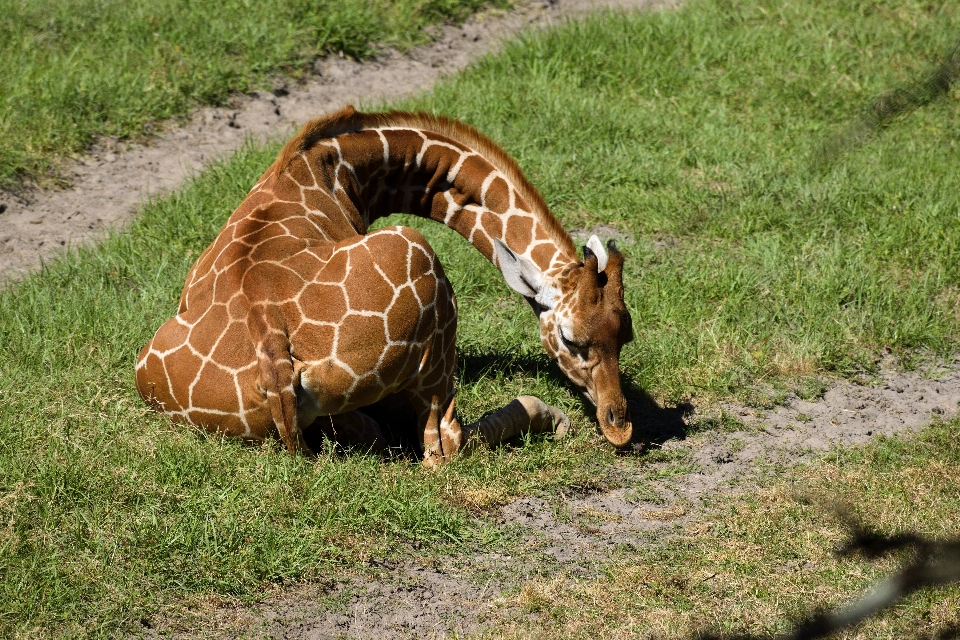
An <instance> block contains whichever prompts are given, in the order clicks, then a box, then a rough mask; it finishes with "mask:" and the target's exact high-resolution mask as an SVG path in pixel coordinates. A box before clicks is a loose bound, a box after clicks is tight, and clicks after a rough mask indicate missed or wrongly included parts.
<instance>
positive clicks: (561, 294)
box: [494, 236, 633, 447]
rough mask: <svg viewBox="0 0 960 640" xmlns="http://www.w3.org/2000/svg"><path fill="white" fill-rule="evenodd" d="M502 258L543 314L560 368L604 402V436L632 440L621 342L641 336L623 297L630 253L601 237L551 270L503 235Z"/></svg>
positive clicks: (543, 334) (506, 271)
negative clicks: (625, 254) (518, 250)
mask: <svg viewBox="0 0 960 640" xmlns="http://www.w3.org/2000/svg"><path fill="white" fill-rule="evenodd" d="M494 244H495V252H496V254H497V263H498V265H499V266H500V269H501V271H502V272H503V275H504V278H505V279H506V281H507V284H508V285H510V287H511V288H512V289H514V290H515V291H517V292H518V293H520V294H521V295H523V296H524V297H525V298H526V299H527V301H529V302H530V305H531V306H532V307H533V310H534V312H535V313H536V314H537V315H538V316H539V318H540V341H541V342H542V343H543V346H544V348H545V349H546V350H547V353H548V354H550V357H551V358H553V359H554V360H556V362H557V364H558V365H559V366H560V369H561V370H562V371H563V372H564V374H566V376H567V378H569V379H570V381H571V382H573V384H574V385H576V386H577V388H578V389H580V390H581V391H582V392H583V393H584V394H585V395H586V396H587V398H588V399H589V400H590V402H592V403H593V404H594V406H596V408H597V421H598V422H599V423H600V429H601V431H602V432H603V435H604V437H605V438H606V439H607V440H608V441H609V442H610V443H611V444H612V445H614V446H615V447H625V446H627V445H628V444H629V443H630V438H631V437H632V435H633V425H632V423H631V422H630V412H629V410H628V408H627V401H626V399H625V398H624V396H623V390H622V389H621V387H620V349H621V348H623V345H625V344H626V343H628V342H630V341H631V340H633V323H632V321H631V319H630V312H629V311H627V307H626V305H625V304H624V301H623V254H622V253H620V251H618V250H617V246H616V244H614V242H613V241H612V240H611V241H610V242H608V243H607V248H606V249H605V248H604V247H603V245H602V244H601V243H600V240H599V239H598V238H597V236H591V238H590V240H589V241H588V242H587V245H586V246H585V247H584V248H583V262H580V263H574V264H570V265H567V266H565V267H564V268H562V269H561V270H560V271H559V272H558V273H557V274H556V275H550V274H547V273H544V272H543V271H541V270H540V268H539V267H537V266H536V265H535V264H534V263H533V262H532V261H531V260H529V259H528V258H526V257H524V256H521V255H519V254H517V253H515V252H513V251H512V250H511V249H510V248H508V247H507V246H506V245H505V244H503V243H502V242H500V241H499V240H498V241H496V242H495V243H494Z"/></svg>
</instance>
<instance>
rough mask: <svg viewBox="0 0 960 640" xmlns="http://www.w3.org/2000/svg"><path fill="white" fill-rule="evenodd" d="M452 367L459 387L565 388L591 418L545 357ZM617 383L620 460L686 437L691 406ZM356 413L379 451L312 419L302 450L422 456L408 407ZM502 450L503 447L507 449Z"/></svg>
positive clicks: (480, 360)
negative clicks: (496, 383) (528, 381)
mask: <svg viewBox="0 0 960 640" xmlns="http://www.w3.org/2000/svg"><path fill="white" fill-rule="evenodd" d="M458 365H459V370H460V383H461V384H464V385H467V384H475V383H477V382H479V381H481V380H483V379H484V378H488V377H491V376H494V377H495V376H501V375H502V376H514V375H523V376H528V377H533V378H540V377H546V378H547V379H548V380H549V381H550V382H551V383H553V384H556V385H560V386H566V387H567V388H568V389H570V390H571V391H573V392H574V395H575V396H576V397H577V398H578V400H579V402H580V409H581V411H583V413H584V414H585V415H588V416H593V415H594V414H595V413H596V409H595V408H594V406H593V405H592V404H591V403H590V402H589V401H588V400H587V399H586V397H585V396H584V395H583V394H582V393H579V392H578V391H577V390H576V389H575V387H574V386H573V384H572V383H571V382H570V381H569V380H568V379H567V377H566V376H565V375H563V372H561V371H560V368H559V367H557V365H556V364H555V363H554V362H553V361H552V360H550V359H549V358H548V357H546V356H545V355H542V356H530V355H521V354H517V353H515V352H512V351H508V352H499V353H498V352H488V353H482V354H461V355H460V357H459V358H458ZM621 383H622V385H623V392H624V396H625V397H626V399H627V404H628V406H629V408H630V416H631V418H632V420H633V439H632V441H631V443H630V445H629V446H628V447H626V448H624V449H623V450H621V451H620V452H619V453H620V454H622V455H631V454H642V453H644V452H646V451H647V450H648V449H649V448H650V447H651V446H661V445H663V443H665V442H666V441H668V440H683V439H685V438H686V437H687V435H688V433H689V430H688V425H687V422H686V417H687V416H688V415H689V414H690V413H691V412H692V411H693V405H691V404H689V403H681V404H679V405H676V406H674V407H661V406H660V405H659V404H658V403H657V401H656V400H654V399H653V397H652V396H651V395H650V394H649V393H647V392H646V391H645V390H644V389H642V388H641V387H640V386H639V385H637V384H636V383H634V382H633V381H632V380H629V379H622V381H621ZM497 408H499V407H497ZM361 411H362V412H363V413H364V414H366V415H367V416H369V417H371V418H373V419H374V420H375V421H376V422H377V424H378V425H379V426H380V429H381V432H382V434H383V436H384V439H385V441H386V442H385V443H381V446H380V447H375V446H373V445H372V444H371V443H369V442H366V443H365V442H352V441H350V440H349V439H343V438H338V437H337V433H336V431H335V430H332V429H331V428H330V427H328V426H327V424H326V423H325V422H324V421H325V418H318V419H317V421H316V422H315V423H314V424H313V425H311V426H310V427H308V428H307V429H305V430H304V438H305V440H306V442H307V445H308V446H309V447H310V448H311V449H312V450H314V451H321V450H324V449H327V448H329V447H333V448H334V450H335V451H336V452H337V453H341V454H348V453H350V452H357V451H360V450H364V451H368V450H369V451H371V452H372V453H374V454H375V455H379V456H380V457H382V458H383V459H384V460H410V461H412V462H413V461H419V460H420V458H421V457H422V452H421V451H420V438H419V435H418V433H417V415H416V411H414V409H413V407H412V406H411V405H410V403H409V402H407V401H405V400H402V399H399V398H398V397H389V398H385V399H384V400H381V401H380V402H377V403H376V404H373V405H370V406H368V407H364V408H362V409H361ZM331 426H332V423H331ZM504 444H505V445H507V446H509V443H504ZM383 445H385V446H383Z"/></svg>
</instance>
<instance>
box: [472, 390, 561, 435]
mask: <svg viewBox="0 0 960 640" xmlns="http://www.w3.org/2000/svg"><path fill="white" fill-rule="evenodd" d="M463 431H464V436H465V437H466V439H467V442H468V445H467V446H468V447H473V446H476V443H478V442H483V443H485V444H486V445H487V446H496V445H498V444H500V443H501V442H505V441H506V440H509V439H511V438H515V437H517V436H519V435H522V434H524V433H549V432H550V431H553V432H554V436H555V437H557V438H562V437H564V436H565V435H566V434H567V433H568V432H569V431H570V418H568V417H567V415H566V414H565V413H563V412H562V411H560V409H557V408H556V407H554V406H552V405H549V404H547V403H546V402H544V401H543V400H541V399H540V398H537V397H535V396H520V397H518V398H516V399H515V400H513V401H512V402H510V404H508V405H507V406H505V407H503V408H502V409H498V410H497V411H494V412H493V413H491V414H490V415H488V416H484V417H483V418H480V419H479V420H477V421H476V422H474V423H473V424H470V425H468V426H467V427H465V428H464V429H463Z"/></svg>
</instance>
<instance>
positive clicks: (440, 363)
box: [136, 107, 633, 466]
mask: <svg viewBox="0 0 960 640" xmlns="http://www.w3.org/2000/svg"><path fill="white" fill-rule="evenodd" d="M391 213H412V214H415V215H419V216H422V217H427V218H431V219H433V220H436V221H438V222H441V223H443V224H446V225H447V226H449V227H451V228H453V229H454V230H456V231H457V232H459V233H460V234H461V235H462V236H463V237H464V238H466V239H467V240H468V241H469V242H470V243H471V244H472V245H473V246H474V247H475V248H476V249H477V250H479V251H480V252H481V253H482V254H483V255H484V256H485V257H486V258H487V259H488V260H489V261H491V262H492V263H493V264H494V265H495V266H496V267H497V268H499V269H500V270H501V273H502V274H503V277H504V279H505V280H506V282H507V284H508V285H509V286H510V287H511V288H513V289H514V290H516V291H517V292H518V293H520V294H521V295H522V296H524V297H525V298H526V299H527V301H528V302H529V303H530V305H531V307H532V308H533V310H534V312H535V313H536V315H537V317H538V319H539V323H540V339H541V343H542V344H543V346H544V348H545V349H546V350H547V352H548V354H549V355H550V356H551V357H552V358H553V359H554V360H555V361H556V362H557V363H558V365H559V366H560V368H561V370H562V371H563V372H564V374H565V375H566V376H567V377H568V378H569V379H570V380H571V381H572V382H573V383H574V385H576V386H577V388H578V389H580V390H581V391H583V393H584V394H585V395H586V396H587V397H588V398H589V399H590V400H591V402H593V403H594V405H596V408H597V420H598V422H599V425H600V428H601V430H602V432H603V434H604V436H605V437H606V438H607V440H609V441H610V442H611V443H612V444H614V445H615V446H618V447H622V446H626V445H627V444H628V443H629V441H630V438H631V434H632V425H631V422H630V416H629V411H628V408H627V403H626V400H625V399H624V396H623V393H622V390H621V385H620V372H619V355H620V349H621V348H622V347H623V345H624V344H625V343H627V342H629V341H630V340H631V339H632V337H633V333H632V327H631V320H630V314H629V312H628V311H627V308H626V306H625V304H624V298H623V278H622V267H623V255H622V254H621V253H620V252H619V251H618V250H617V248H616V245H614V244H613V242H612V241H611V242H609V243H608V244H607V246H606V248H605V247H604V246H603V245H602V244H601V243H600V241H599V239H598V238H597V237H596V236H593V237H591V238H590V240H589V241H588V242H587V246H586V247H584V251H583V259H582V260H581V259H579V258H578V256H577V252H576V249H575V248H574V245H573V241H572V240H571V238H570V236H569V235H568V234H567V233H566V232H565V231H564V230H563V228H562V227H561V225H560V224H559V222H558V221H557V220H556V218H554V217H553V215H552V214H551V213H550V211H549V209H548V207H547V205H546V203H545V202H544V200H543V198H542V197H541V196H540V194H539V193H538V192H537V190H536V189H535V188H534V187H533V186H532V185H531V184H530V183H529V182H528V181H527V180H526V178H525V177H524V175H523V173H522V172H521V170H520V168H519V166H518V165H517V164H516V162H515V161H514V160H513V159H512V158H511V157H510V156H509V155H507V154H506V152H504V151H503V150H502V149H501V148H500V147H499V146H498V145H496V143H494V142H493V141H492V140H490V139H489V138H487V137H486V136H484V135H483V134H482V133H480V132H479V131H477V130H476V129H473V128H472V127H469V126H467V125H465V124H463V123H460V122H458V121H456V120H452V119H449V118H444V117H435V116H432V115H428V114H424V113H418V114H412V113H406V112H397V111H394V112H388V113H370V114H365V113H360V112H357V111H355V110H354V109H353V107H346V108H344V109H342V110H340V111H338V112H335V113H332V114H330V115H327V116H323V117H320V118H316V119H314V120H311V121H310V122H308V123H307V124H306V125H305V126H304V127H303V128H302V129H301V131H300V132H299V133H298V134H297V135H296V136H295V137H294V138H293V139H292V140H291V141H290V142H288V143H287V144H286V145H285V146H284V148H283V150H282V151H281V152H280V155H279V156H278V158H277V159H276V161H275V162H274V163H273V164H272V165H271V166H270V168H268V169H267V171H266V172H265V173H264V174H263V176H262V177H261V178H260V180H259V181H258V182H257V183H256V184H255V185H254V186H253V188H252V189H251V191H250V192H249V193H248V195H247V196H246V198H245V199H244V201H243V202H242V203H241V204H240V206H239V207H238V208H237V209H236V210H235V211H234V212H233V214H232V215H231V216H230V217H229V219H228V220H227V222H226V224H225V225H224V227H223V229H222V230H221V231H220V233H219V235H218V236H217V237H216V239H214V241H213V242H212V243H211V244H210V246H209V247H207V249H206V250H205V251H204V252H203V253H202V254H201V256H200V257H199V258H198V259H197V261H196V263H195V264H194V265H193V267H192V268H191V269H190V272H189V273H188V275H187V279H186V283H185V285H184V288H183V292H182V294H181V297H180V305H179V308H178V311H177V314H176V315H175V316H174V317H173V318H171V319H170V320H168V321H167V322H165V323H164V324H163V325H162V326H161V327H160V328H159V329H158V330H157V333H156V334H155V335H154V337H153V338H152V339H151V340H150V342H148V343H147V345H146V346H145V347H144V348H143V349H142V350H141V352H140V355H139V357H138V359H137V367H136V383H137V389H138V390H139V392H140V394H141V395H142V396H143V397H144V398H145V399H146V400H147V401H148V402H149V403H150V404H151V405H152V406H153V407H154V408H156V409H158V410H160V411H163V412H165V413H167V414H168V415H170V416H171V417H172V418H174V419H175V420H179V421H181V422H186V423H189V424H193V425H197V426H200V427H204V428H207V429H210V430H214V431H217V432H220V433H223V434H226V435H231V436H237V437H241V438H245V439H248V440H260V439H263V438H267V437H270V436H272V435H279V437H280V438H281V439H282V440H283V442H284V443H285V444H286V446H287V448H288V449H289V450H290V451H291V452H296V451H309V446H308V444H307V440H308V438H306V437H305V434H307V435H311V434H312V433H315V432H316V430H322V431H323V432H324V433H328V431H327V430H329V432H331V433H333V432H335V433H336V437H337V438H338V439H342V440H344V441H346V442H349V443H352V444H357V445H361V446H366V447H371V448H374V449H378V448H382V447H383V446H385V442H384V437H383V433H382V430H381V426H382V425H381V424H380V422H378V418H377V417H376V416H380V415H395V414H402V413H403V412H404V411H406V412H407V413H409V415H410V416H411V419H412V420H414V421H415V422H416V429H417V434H418V439H419V443H420V446H421V448H422V452H423V462H424V464H426V465H428V466H433V465H436V464H439V463H443V462H446V461H449V460H450V459H451V458H452V457H454V456H455V455H457V453H458V452H460V451H462V450H464V449H465V448H469V447H471V446H473V445H474V444H475V443H476V442H478V441H481V440H482V441H485V442H487V443H489V444H496V443H498V442H500V441H502V440H505V439H508V438H511V437H514V436H516V435H518V434H520V433H522V432H524V431H535V432H544V431H550V430H556V433H557V435H562V434H563V433H565V432H566V431H567V430H568V428H569V426H570V422H569V419H568V418H567V416H565V415H564V414H563V413H562V412H561V411H559V410H558V409H556V408H555V407H552V406H550V405H547V404H545V403H543V402H542V401H540V400H539V399H537V398H535V397H532V396H520V397H519V398H517V399H516V400H514V401H512V402H510V403H509V404H508V405H507V406H505V407H503V408H501V409H499V410H498V411H496V412H494V413H493V414H491V415H489V416H487V417H485V418H483V419H481V420H479V421H478V422H476V423H473V424H470V425H462V424H461V423H460V421H459V418H458V417H457V413H456V409H455V401H456V390H455V388H454V378H455V371H456V353H455V347H456V325H457V308H456V300H455V297H454V292H453V289H452V287H451V286H450V282H449V281H448V280H447V278H446V276H445V275H444V272H443V267H442V266H441V264H440V261H439V260H438V258H437V256H436V254H435V253H434V251H433V249H432V248H431V247H430V245H429V244H428V243H427V241H426V240H425V239H424V237H423V236H422V235H421V234H420V233H419V232H417V231H415V230H414V229H411V228H408V227H401V226H397V227H388V228H383V229H379V230H376V231H369V230H368V229H369V225H370V224H371V222H373V221H374V220H376V219H377V218H380V217H383V216H386V215H389V214H391Z"/></svg>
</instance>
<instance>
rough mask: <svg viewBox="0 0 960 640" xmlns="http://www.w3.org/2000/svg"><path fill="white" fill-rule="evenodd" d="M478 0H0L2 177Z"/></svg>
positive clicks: (31, 171) (26, 172)
mask: <svg viewBox="0 0 960 640" xmlns="http://www.w3.org/2000/svg"><path fill="white" fill-rule="evenodd" d="M485 4H488V3H487V2H485V0H340V1H338V2H326V1H324V2H307V1H305V0H295V1H293V2H280V1H277V0H266V1H261V2H248V1H246V0H226V1H224V2H216V3H198V2H188V1H185V0H136V1H134V2H120V1H118V0H69V1H67V2H57V1H53V0H37V1H31V2H26V1H24V0H0V15H3V20H2V21H0V68H2V69H3V70H4V71H3V73H2V74H0V186H10V185H12V184H15V182H16V180H18V179H22V178H24V177H27V176H32V177H34V178H36V177H37V176H43V175H47V176H49V175H50V172H52V171H54V170H55V169H56V160H57V159H58V158H61V157H64V156H69V155H71V154H74V153H76V152H78V151H80V150H82V149H83V148H84V147H85V146H87V145H88V144H89V143H90V142H91V140H92V139H93V136H94V135H96V134H102V135H108V136H117V137H119V138H130V137H136V136H140V135H142V134H144V133H148V132H149V131H150V130H151V123H155V122H156V121H158V120H163V119H165V118H170V117H175V116H182V115H184V114H186V113H188V111H189V110H190V109H191V108H192V107H195V106H197V105H201V104H223V103H224V102H225V101H226V100H227V98H228V97H229V95H230V93H231V92H236V91H247V90H250V89H252V88H257V87H262V86H263V85H265V84H266V85H267V86H266V88H268V89H269V88H271V86H269V82H271V79H270V77H271V76H276V75H278V74H293V75H298V74H302V73H303V72H305V71H308V70H309V69H310V65H311V63H312V62H313V60H314V59H315V58H316V57H318V56H321V55H324V54H328V53H331V52H337V51H342V52H344V53H345V54H347V55H350V56H354V57H361V58H362V57H366V56H369V55H370V54H371V53H372V50H373V46H374V45H375V44H376V43H387V44H392V45H397V46H400V47H407V46H410V45H411V44H416V43H419V42H423V41H425V40H427V34H426V33H425V31H424V27H425V26H426V25H429V24H432V23H436V22H441V21H445V20H458V19H462V18H463V17H465V16H466V15H467V14H468V13H469V12H471V11H475V10H476V9H478V8H480V7H481V6H484V5H485Z"/></svg>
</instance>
